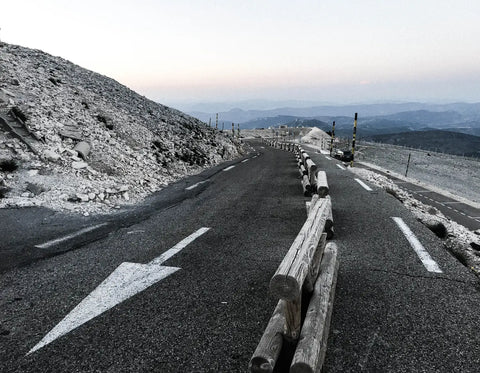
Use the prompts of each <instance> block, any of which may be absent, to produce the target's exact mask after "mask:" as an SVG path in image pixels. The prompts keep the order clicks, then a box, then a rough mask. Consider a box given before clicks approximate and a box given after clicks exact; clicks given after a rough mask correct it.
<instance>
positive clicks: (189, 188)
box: [185, 179, 209, 190]
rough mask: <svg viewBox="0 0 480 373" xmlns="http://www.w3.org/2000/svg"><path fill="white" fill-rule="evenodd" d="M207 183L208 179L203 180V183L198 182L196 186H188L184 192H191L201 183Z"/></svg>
mask: <svg viewBox="0 0 480 373" xmlns="http://www.w3.org/2000/svg"><path fill="white" fill-rule="evenodd" d="M207 181H209V179H207V180H203V181H199V182H198V183H196V184H193V185H190V186H189V187H186V188H185V190H192V189H195V188H196V187H198V186H200V185H202V184H203V183H206V182H207Z"/></svg>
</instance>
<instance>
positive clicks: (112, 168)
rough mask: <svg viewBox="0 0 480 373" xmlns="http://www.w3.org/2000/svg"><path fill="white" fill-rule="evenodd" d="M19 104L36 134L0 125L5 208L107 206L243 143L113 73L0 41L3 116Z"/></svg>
mask: <svg viewBox="0 0 480 373" xmlns="http://www.w3.org/2000/svg"><path fill="white" fill-rule="evenodd" d="M11 109H14V111H15V113H16V114H17V115H18V116H19V117H20V118H22V119H23V120H24V122H25V125H26V127H27V128H28V129H29V130H30V131H31V132H32V134H33V137H34V138H36V139H38V141H37V140H35V143H34V147H33V148H34V149H33V151H32V150H30V149H29V148H28V147H27V146H26V144H25V143H24V142H23V141H21V140H19V139H17V138H15V137H14V136H13V135H12V132H11V131H9V130H8V127H6V126H5V125H3V127H2V126H0V207H22V206H32V205H44V206H47V207H51V208H55V209H69V210H74V211H79V212H82V213H84V214H88V213H91V212H94V211H95V212H98V211H108V210H110V209H111V208H112V207H118V206H119V205H121V204H123V203H127V202H129V203H132V202H134V201H138V200H139V199H141V198H143V197H145V196H147V195H148V194H150V193H152V192H154V191H158V190H159V189H161V188H162V187H163V186H165V185H167V184H169V183H171V182H173V181H175V180H178V179H179V178H181V177H183V176H185V175H188V174H194V173H198V172H199V171H201V170H202V169H204V168H205V167H209V166H211V165H214V164H217V163H219V162H222V161H225V160H228V159H232V158H234V157H237V156H238V155H239V154H241V153H242V151H243V149H242V145H241V144H240V142H239V141H238V140H237V139H234V138H232V137H231V136H229V135H228V134H227V133H225V134H224V133H221V132H218V131H216V130H214V129H212V128H209V127H208V126H206V125H205V124H204V123H202V122H200V121H199V120H197V119H195V118H192V117H190V116H188V115H186V114H183V113H181V112H179V111H177V110H174V109H171V108H168V107H166V106H163V105H160V104H158V103H155V102H153V101H151V100H148V99H147V98H145V97H143V96H141V95H139V94H137V93H135V92H133V91H132V90H130V89H128V88H127V87H125V86H123V85H121V84H119V83H118V82H116V81H114V80H112V79H110V78H108V77H105V76H102V75H100V74H97V73H94V72H92V71H89V70H86V69H83V68H81V67H79V66H76V65H74V64H73V63H71V62H68V61H66V60H64V59H62V58H59V57H53V56H51V55H48V54H46V53H43V52H42V51H39V50H32V49H28V48H24V47H20V46H14V45H10V44H6V43H0V114H6V113H7V111H8V110H11ZM79 143H81V145H80V149H78V146H79ZM76 147H77V148H76ZM76 149H77V150H80V152H78V151H76ZM86 153H88V154H86Z"/></svg>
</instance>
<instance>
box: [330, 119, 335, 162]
mask: <svg viewBox="0 0 480 373" xmlns="http://www.w3.org/2000/svg"><path fill="white" fill-rule="evenodd" d="M334 140H335V121H333V126H332V138H331V140H330V157H331V156H332V152H333V141H334Z"/></svg>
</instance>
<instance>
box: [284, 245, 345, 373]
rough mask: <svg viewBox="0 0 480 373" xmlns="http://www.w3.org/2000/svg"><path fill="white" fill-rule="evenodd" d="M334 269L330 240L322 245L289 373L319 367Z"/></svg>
mask: <svg viewBox="0 0 480 373" xmlns="http://www.w3.org/2000/svg"><path fill="white" fill-rule="evenodd" d="M337 273H338V261H337V246H336V245H335V244H334V243H333V242H330V243H328V244H327V247H326V248H325V253H324V255H323V259H322V263H321V265H320V275H319V277H318V279H317V281H316V283H315V288H314V291H313V295H312V298H311V299H310V304H309V306H308V310H307V315H306V317H305V321H304V323H303V326H302V331H301V334H300V340H299V341H298V344H297V348H296V350H295V354H294V356H293V360H292V365H291V366H290V372H291V373H314V372H320V370H321V368H322V365H323V361H324V359H325V352H326V349H327V338H328V332H329V329H330V319H331V315H332V308H333V300H334V297H335V286H336V282H337Z"/></svg>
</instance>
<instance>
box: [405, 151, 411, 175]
mask: <svg viewBox="0 0 480 373" xmlns="http://www.w3.org/2000/svg"><path fill="white" fill-rule="evenodd" d="M411 156H412V153H408V162H407V169H406V170H405V177H407V174H408V166H410V157H411Z"/></svg>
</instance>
